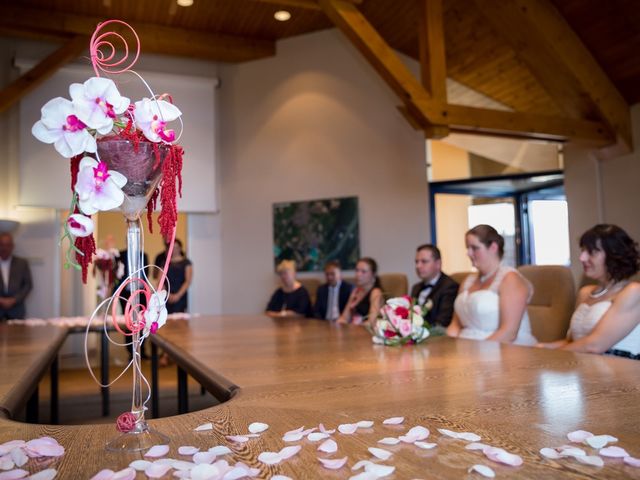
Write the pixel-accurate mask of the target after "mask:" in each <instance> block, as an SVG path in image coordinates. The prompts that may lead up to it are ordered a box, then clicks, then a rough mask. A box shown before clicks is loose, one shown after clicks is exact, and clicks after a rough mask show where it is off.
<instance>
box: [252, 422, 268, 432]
mask: <svg viewBox="0 0 640 480" xmlns="http://www.w3.org/2000/svg"><path fill="white" fill-rule="evenodd" d="M268 428H269V425H267V424H266V423H260V422H253V423H252V424H251V425H249V431H250V432H251V433H262V432H264V431H265V430H267V429H268Z"/></svg>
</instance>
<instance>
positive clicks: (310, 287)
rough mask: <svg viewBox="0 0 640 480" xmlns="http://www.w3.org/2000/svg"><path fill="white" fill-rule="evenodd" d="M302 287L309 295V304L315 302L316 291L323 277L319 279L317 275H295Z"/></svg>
mask: <svg viewBox="0 0 640 480" xmlns="http://www.w3.org/2000/svg"><path fill="white" fill-rule="evenodd" d="M296 280H298V281H299V282H300V283H301V284H302V286H303V287H304V288H306V289H307V292H309V297H311V304H314V303H316V294H317V293H318V287H319V286H320V285H322V282H323V281H324V279H320V278H317V277H297V279H296Z"/></svg>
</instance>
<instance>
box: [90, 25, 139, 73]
mask: <svg viewBox="0 0 640 480" xmlns="http://www.w3.org/2000/svg"><path fill="white" fill-rule="evenodd" d="M113 23H117V24H121V25H124V26H125V27H126V28H128V29H129V30H130V31H131V33H132V34H133V36H134V37H135V40H136V45H135V47H136V48H135V52H136V55H135V57H134V58H133V59H129V45H128V44H127V40H126V39H125V38H124V37H123V36H122V35H121V34H119V33H118V32H115V31H112V30H109V31H104V32H102V33H101V30H103V29H104V28H105V27H106V26H107V25H110V24H113ZM112 39H113V40H112ZM112 42H115V43H117V44H121V45H122V48H123V50H124V54H123V55H122V56H121V57H120V58H116V52H117V48H116V46H115V45H114V43H112ZM89 53H90V55H91V63H92V65H93V71H94V72H95V74H96V77H99V76H100V71H102V72H104V73H107V74H119V73H124V72H126V71H128V70H129V69H130V68H131V67H133V65H134V64H135V63H136V61H137V60H138V57H139V56H140V39H139V38H138V34H137V33H136V31H135V30H134V29H133V27H132V26H131V25H129V24H128V23H126V22H123V21H122V20H107V21H106V22H102V23H100V24H98V26H97V28H96V29H95V31H94V32H93V35H91V40H90V41H89Z"/></svg>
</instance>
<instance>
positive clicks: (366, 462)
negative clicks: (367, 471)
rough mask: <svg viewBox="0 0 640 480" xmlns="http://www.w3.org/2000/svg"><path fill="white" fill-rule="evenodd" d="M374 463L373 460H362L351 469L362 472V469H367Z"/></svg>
mask: <svg viewBox="0 0 640 480" xmlns="http://www.w3.org/2000/svg"><path fill="white" fill-rule="evenodd" d="M372 463H373V462H372V461H371V460H360V461H359V462H356V464H355V465H354V466H353V467H351V470H354V471H355V470H360V469H361V468H366V467H367V465H370V464H372Z"/></svg>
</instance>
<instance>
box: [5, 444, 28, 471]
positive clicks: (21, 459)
mask: <svg viewBox="0 0 640 480" xmlns="http://www.w3.org/2000/svg"><path fill="white" fill-rule="evenodd" d="M9 455H10V457H11V460H12V461H13V463H14V464H15V465H16V467H21V466H23V465H24V464H25V463H27V462H28V461H29V457H27V454H26V453H24V450H22V448H19V447H16V448H14V449H13V450H11V452H9Z"/></svg>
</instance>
